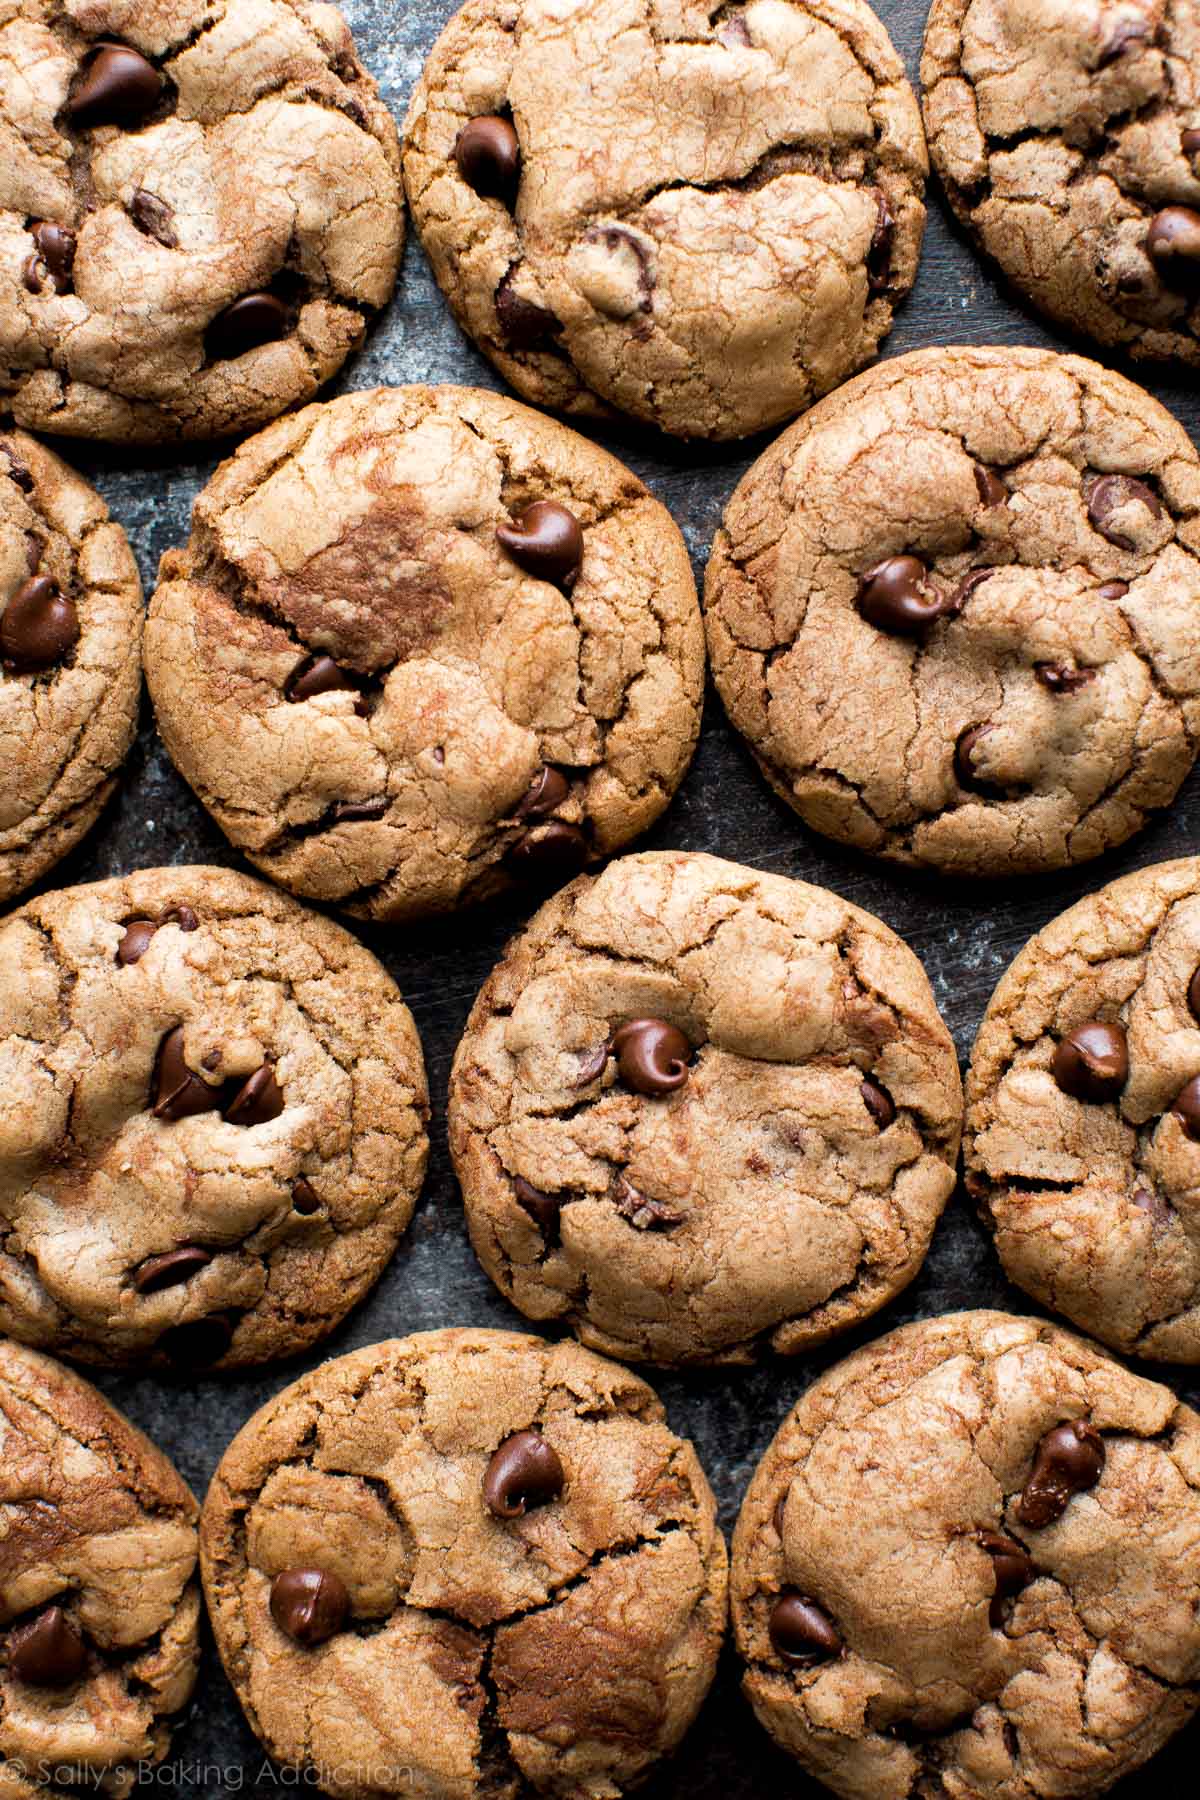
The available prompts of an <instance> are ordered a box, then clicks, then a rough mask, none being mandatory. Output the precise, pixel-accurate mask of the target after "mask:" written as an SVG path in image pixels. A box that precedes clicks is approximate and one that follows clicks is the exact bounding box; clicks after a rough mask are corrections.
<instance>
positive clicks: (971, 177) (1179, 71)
mask: <svg viewBox="0 0 1200 1800" xmlns="http://www.w3.org/2000/svg"><path fill="white" fill-rule="evenodd" d="M1198 57H1200V7H1197V5H1196V0H934V5H933V8H932V10H931V12H930V15H929V23H928V26H927V28H926V35H925V46H924V51H923V54H922V59H921V82H922V85H923V88H924V90H925V93H924V107H925V126H926V130H927V131H928V133H929V147H930V153H931V155H932V158H933V162H934V166H935V168H936V169H937V171H938V174H939V175H940V176H941V178H942V181H943V183H944V185H945V189H946V193H947V196H948V198H949V201H950V204H951V206H952V207H953V209H954V211H955V213H956V214H957V215H958V218H959V219H960V221H961V222H962V224H963V225H964V226H965V227H966V229H967V230H968V231H969V232H970V234H971V236H972V237H973V238H974V239H975V242H976V243H977V244H978V245H979V247H980V248H981V249H982V250H983V251H984V252H985V253H986V254H987V255H988V256H989V257H991V258H992V260H993V261H994V262H995V263H996V264H997V266H998V267H999V269H1000V270H1001V272H1002V273H1003V274H1004V275H1005V276H1006V277H1007V279H1008V280H1009V281H1010V282H1011V283H1012V284H1013V286H1014V287H1015V288H1016V289H1017V290H1018V291H1019V292H1020V293H1021V294H1022V295H1023V296H1024V297H1025V298H1026V299H1027V300H1029V301H1031V302H1032V303H1033V304H1034V305H1035V306H1037V307H1038V308H1039V309H1040V310H1041V311H1042V312H1043V313H1046V314H1048V315H1049V317H1050V318H1052V319H1053V320H1055V321H1056V323H1058V324H1059V325H1063V326H1066V327H1068V328H1069V329H1071V330H1073V331H1077V332H1080V333H1082V334H1083V335H1085V336H1087V337H1090V338H1094V339H1095V340H1096V341H1097V342H1099V343H1101V344H1104V345H1107V346H1109V347H1111V348H1114V349H1121V350H1124V351H1125V352H1126V353H1127V354H1129V355H1131V356H1136V357H1151V358H1155V359H1160V360H1161V359H1170V358H1178V359H1180V360H1181V361H1183V362H1185V363H1190V364H1192V365H1196V364H1197V363H1200V306H1198V304H1197V303H1198V302H1200V212H1198V211H1197V210H1196V209H1197V208H1200V162H1198V161H1197V158H1198V156H1200V85H1198V79H1197V68H1198V67H1200V61H1198Z"/></svg>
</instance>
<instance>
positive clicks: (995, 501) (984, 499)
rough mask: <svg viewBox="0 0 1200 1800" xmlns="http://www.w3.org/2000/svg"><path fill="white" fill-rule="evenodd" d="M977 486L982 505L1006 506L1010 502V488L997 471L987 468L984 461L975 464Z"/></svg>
mask: <svg viewBox="0 0 1200 1800" xmlns="http://www.w3.org/2000/svg"><path fill="white" fill-rule="evenodd" d="M975 486H976V487H977V488H978V490H979V504H980V505H981V506H1006V505H1007V504H1008V489H1007V488H1006V487H1005V485H1004V483H1003V482H1002V481H1001V479H1000V477H999V476H998V475H997V473H996V471H995V470H994V469H989V468H987V467H986V465H985V464H983V463H976V464H975Z"/></svg>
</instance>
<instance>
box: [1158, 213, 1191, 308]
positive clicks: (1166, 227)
mask: <svg viewBox="0 0 1200 1800" xmlns="http://www.w3.org/2000/svg"><path fill="white" fill-rule="evenodd" d="M1146 254H1147V255H1148V256H1149V258H1150V261H1151V262H1152V263H1153V264H1154V267H1155V269H1156V270H1157V272H1158V275H1159V277H1160V279H1161V280H1162V281H1164V282H1165V283H1166V285H1167V286H1168V287H1170V288H1181V289H1183V290H1184V292H1189V293H1190V292H1191V291H1192V290H1194V289H1195V288H1196V287H1197V286H1200V212H1195V211H1193V209H1192V208H1191V207H1190V206H1164V207H1163V209H1162V211H1161V212H1157V213H1155V215H1154V217H1153V218H1152V219H1151V221H1150V228H1149V230H1148V231H1147V232H1146Z"/></svg>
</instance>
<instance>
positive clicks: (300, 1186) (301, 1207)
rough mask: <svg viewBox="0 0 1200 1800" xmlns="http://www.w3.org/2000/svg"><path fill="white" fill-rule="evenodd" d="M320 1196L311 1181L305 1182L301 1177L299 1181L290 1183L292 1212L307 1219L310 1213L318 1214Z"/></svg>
mask: <svg viewBox="0 0 1200 1800" xmlns="http://www.w3.org/2000/svg"><path fill="white" fill-rule="evenodd" d="M320 1210H321V1196H320V1194H318V1192H317V1190H316V1188H315V1187H314V1186H313V1184H312V1182H311V1181H305V1179H304V1177H303V1175H302V1176H301V1177H300V1179H299V1181H296V1182H293V1183H292V1211H293V1212H298V1213H300V1214H302V1215H303V1216H304V1217H305V1218H307V1217H308V1216H309V1215H310V1214H311V1213H315V1212H320Z"/></svg>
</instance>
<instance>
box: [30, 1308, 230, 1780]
mask: <svg viewBox="0 0 1200 1800" xmlns="http://www.w3.org/2000/svg"><path fill="white" fill-rule="evenodd" d="M0 1507H2V1508H3V1514H4V1539H3V1550H2V1551H0V1646H2V1648H0V1784H2V1786H3V1791H4V1793H5V1795H6V1796H8V1800H33V1797H34V1796H36V1795H38V1794H43V1793H51V1792H54V1793H62V1792H64V1791H67V1790H68V1789H69V1788H71V1787H73V1788H74V1789H75V1791H81V1790H86V1791H87V1792H89V1793H102V1794H105V1795H110V1796H114V1797H116V1796H123V1795H126V1794H128V1793H129V1792H130V1791H131V1790H132V1789H133V1787H134V1785H135V1780H136V1777H137V1773H138V1771H139V1770H148V1769H149V1767H150V1765H151V1764H152V1763H157V1762H159V1761H161V1759H162V1757H163V1756H164V1755H165V1754H166V1751H167V1746H168V1743H169V1740H170V1730H171V1726H170V1720H171V1715H172V1714H174V1713H178V1712H179V1710H180V1708H181V1707H182V1706H183V1705H184V1704H185V1702H186V1701H187V1698H188V1696H189V1694H190V1693H191V1691H192V1686H193V1684H194V1682H195V1678H196V1664H197V1660H198V1654H199V1652H198V1648H197V1626H198V1623H199V1615H200V1583H199V1581H198V1580H197V1579H196V1550H197V1538H196V1517H197V1513H198V1511H199V1508H198V1507H197V1505H196V1502H195V1500H194V1499H193V1498H192V1495H191V1494H190V1493H189V1491H188V1489H187V1488H186V1487H185V1486H184V1484H183V1482H182V1481H181V1480H180V1478H179V1476H178V1475H177V1474H176V1472H175V1470H174V1469H173V1468H172V1466H171V1464H170V1463H169V1462H168V1461H167V1459H166V1457H165V1456H164V1455H163V1454H162V1452H161V1451H160V1450H158V1449H157V1448H156V1447H155V1445H153V1444H152V1443H150V1441H149V1440H148V1439H147V1438H145V1437H143V1436H142V1434H141V1432H140V1431H138V1430H136V1429H135V1428H134V1426H132V1425H131V1424H130V1423H129V1421H128V1419H126V1418H125V1417H123V1415H122V1414H121V1413H119V1412H117V1411H116V1409H115V1408H114V1407H112V1406H110V1405H109V1403H108V1401H107V1400H105V1398H104V1396H103V1395H102V1394H99V1393H97V1391H96V1389H95V1388H94V1387H92V1386H91V1385H90V1383H88V1382H86V1381H83V1380H81V1379H80V1377H79V1376H78V1375H73V1374H70V1373H69V1372H68V1371H67V1370H66V1369H63V1368H60V1367H59V1366H58V1364H57V1363H55V1362H52V1361H51V1360H50V1358H49V1357H45V1356H39V1355H38V1354H37V1353H36V1352H35V1351H32V1350H27V1349H25V1348H24V1347H23V1346H21V1345H19V1344H13V1343H10V1342H8V1341H4V1342H0Z"/></svg>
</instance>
